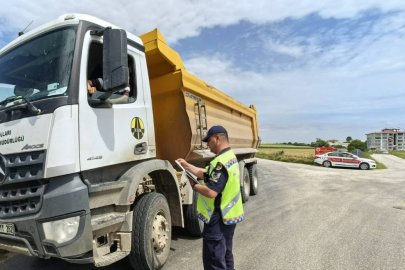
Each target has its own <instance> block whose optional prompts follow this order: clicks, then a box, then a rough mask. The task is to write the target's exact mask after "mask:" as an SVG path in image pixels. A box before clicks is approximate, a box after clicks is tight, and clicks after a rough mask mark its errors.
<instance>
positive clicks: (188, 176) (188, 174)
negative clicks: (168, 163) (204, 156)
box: [175, 160, 200, 184]
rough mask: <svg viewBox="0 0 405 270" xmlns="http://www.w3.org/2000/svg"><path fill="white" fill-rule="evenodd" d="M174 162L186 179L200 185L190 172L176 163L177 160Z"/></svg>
mask: <svg viewBox="0 0 405 270" xmlns="http://www.w3.org/2000/svg"><path fill="white" fill-rule="evenodd" d="M175 161H176V164H177V166H179V167H180V169H182V170H183V172H184V173H185V174H186V176H187V178H189V179H191V180H193V181H194V183H196V184H199V183H200V182H198V180H197V179H196V178H195V177H194V175H192V174H191V172H189V171H187V170H186V169H184V168H183V166H181V164H180V162H178V161H177V160H175Z"/></svg>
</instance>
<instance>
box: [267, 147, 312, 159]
mask: <svg viewBox="0 0 405 270" xmlns="http://www.w3.org/2000/svg"><path fill="white" fill-rule="evenodd" d="M281 150H282V151H284V154H285V155H290V156H311V157H314V156H315V149H314V148H310V149H301V148H299V147H298V148H292V147H288V148H281V149H280V148H261V147H260V148H259V151H260V152H262V153H265V154H272V153H276V152H279V151H281Z"/></svg>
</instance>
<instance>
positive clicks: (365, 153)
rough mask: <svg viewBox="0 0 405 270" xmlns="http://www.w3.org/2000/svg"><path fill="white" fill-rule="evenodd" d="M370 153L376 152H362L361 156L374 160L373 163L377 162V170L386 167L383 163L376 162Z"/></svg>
mask: <svg viewBox="0 0 405 270" xmlns="http://www.w3.org/2000/svg"><path fill="white" fill-rule="evenodd" d="M371 154H376V153H375V152H363V155H362V156H361V157H362V158H368V159H372V160H374V161H375V163H376V164H377V168H376V169H377V170H379V169H387V167H386V166H385V165H384V164H382V163H380V162H378V161H377V160H375V159H374V158H372V157H371Z"/></svg>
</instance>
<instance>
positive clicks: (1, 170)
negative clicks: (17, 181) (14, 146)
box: [0, 156, 6, 183]
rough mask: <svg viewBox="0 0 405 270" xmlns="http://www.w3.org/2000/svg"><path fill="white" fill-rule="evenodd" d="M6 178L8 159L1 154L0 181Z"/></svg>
mask: <svg viewBox="0 0 405 270" xmlns="http://www.w3.org/2000/svg"><path fill="white" fill-rule="evenodd" d="M5 178H6V160H5V159H4V157H3V156H0V183H2V182H3V181H4V179H5Z"/></svg>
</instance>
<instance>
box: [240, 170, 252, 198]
mask: <svg viewBox="0 0 405 270" xmlns="http://www.w3.org/2000/svg"><path fill="white" fill-rule="evenodd" d="M241 182H242V186H241V187H240V193H241V194H242V202H243V203H245V202H247V201H248V200H249V194H250V178H249V170H248V169H247V168H246V166H245V167H244V168H243V174H242V178H241Z"/></svg>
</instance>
